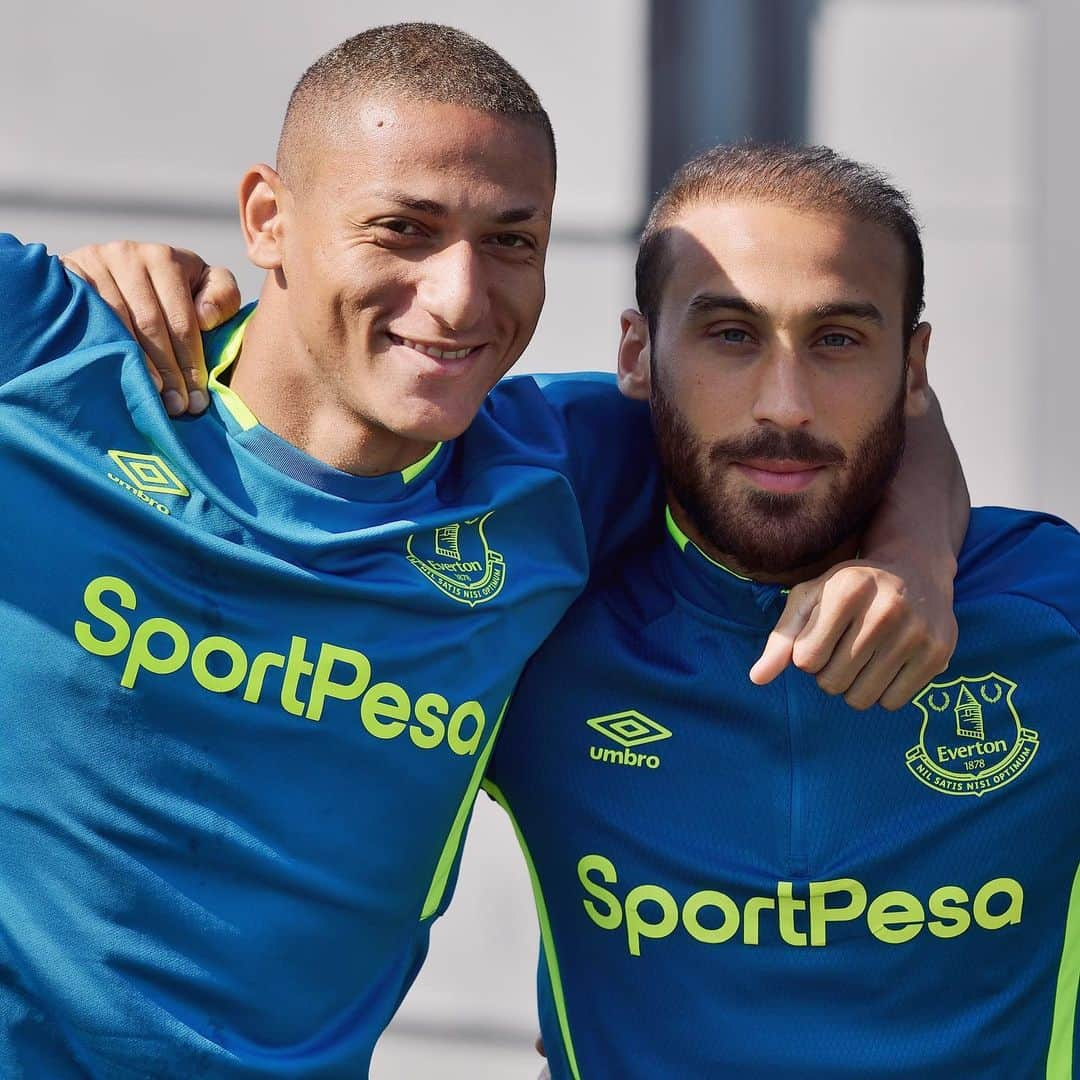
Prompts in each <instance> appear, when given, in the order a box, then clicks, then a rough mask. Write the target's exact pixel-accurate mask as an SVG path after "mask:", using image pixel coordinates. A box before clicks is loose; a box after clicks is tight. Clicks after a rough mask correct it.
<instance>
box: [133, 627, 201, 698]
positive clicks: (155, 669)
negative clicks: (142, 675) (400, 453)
mask: <svg viewBox="0 0 1080 1080" xmlns="http://www.w3.org/2000/svg"><path fill="white" fill-rule="evenodd" d="M155 635H160V636H162V637H165V638H168V639H169V641H171V642H172V651H171V652H169V653H167V654H166V655H164V656H155V655H154V653H153V652H151V651H150V640H151V638H153V637H154V636H155ZM190 650H191V642H190V641H189V640H188V636H187V634H186V633H185V632H184V628H183V627H182V626H179V625H178V624H177V623H174V622H173V621H172V620H171V619H147V620H146V621H145V622H143V623H140V624H139V626H138V628H137V629H136V630H135V637H134V639H133V640H132V642H131V652H129V653H128V658H127V663H126V664H124V673H123V674H122V675H121V676H120V685H121V686H126V687H127V688H128V689H129V690H130V689H131V688H132V687H134V686H135V680H136V679H138V677H139V672H140V671H149V672H150V673H151V674H152V675H172V674H173V673H174V672H177V671H179V670H180V669H181V668H182V667H183V666H184V662H185V661H186V660H187V658H188V653H189V652H190Z"/></svg>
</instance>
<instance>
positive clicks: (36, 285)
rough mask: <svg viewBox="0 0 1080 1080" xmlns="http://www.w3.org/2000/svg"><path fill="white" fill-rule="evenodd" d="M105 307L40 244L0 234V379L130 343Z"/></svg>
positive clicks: (126, 335) (88, 288)
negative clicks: (82, 351) (87, 351)
mask: <svg viewBox="0 0 1080 1080" xmlns="http://www.w3.org/2000/svg"><path fill="white" fill-rule="evenodd" d="M130 340H131V339H130V337H129V336H128V334H127V331H126V330H125V329H124V327H123V325H122V324H121V322H120V321H119V319H117V318H116V316H115V315H114V314H113V313H112V311H111V310H110V308H109V307H108V305H107V304H106V303H105V302H104V301H103V300H102V299H101V298H100V297H99V296H98V295H97V293H96V292H95V291H94V290H93V289H92V288H91V287H90V286H89V285H88V284H87V283H86V282H85V281H83V280H82V279H81V278H79V277H77V276H75V275H74V274H70V273H68V271H67V269H66V268H65V266H64V264H63V263H62V262H61V261H60V260H59V259H58V258H56V257H55V256H54V255H50V254H49V252H48V251H47V250H46V248H45V247H44V245H42V244H23V243H20V242H19V241H18V240H17V239H16V238H15V237H14V236H11V235H9V234H6V233H5V234H0V376H2V379H3V381H6V379H7V378H10V377H13V376H15V375H18V374H21V373H22V372H24V371H28V370H29V369H30V368H33V367H36V366H37V365H39V364H41V363H44V362H46V361H48V360H54V359H57V358H58V357H60V356H64V355H67V354H69V353H72V352H74V351H76V350H78V349H82V348H88V347H92V346H98V345H105V344H113V343H115V342H120V341H130Z"/></svg>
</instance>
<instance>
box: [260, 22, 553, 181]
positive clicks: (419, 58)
mask: <svg viewBox="0 0 1080 1080" xmlns="http://www.w3.org/2000/svg"><path fill="white" fill-rule="evenodd" d="M356 95H360V96H364V95H368V96H372V97H380V96H391V97H398V96H400V97H406V98H411V99H413V100H415V101H436V102H441V103H443V104H447V105H460V106H462V107H464V108H468V109H476V110H477V111H479V112H486V113H498V114H499V115H503V116H513V117H519V118H520V119H521V120H523V121H526V122H528V123H533V124H536V126H537V127H539V128H540V130H541V131H542V132H543V134H544V136H545V138H546V140H547V142H548V144H549V146H550V147H551V167H552V172H554V169H555V136H554V134H553V132H552V130H551V121H550V119H549V118H548V114H547V112H546V111H545V109H544V107H543V105H541V104H540V99H539V98H538V97H537V96H536V92H535V91H534V90H533V88H532V87H531V86H530V85H529V84H528V83H527V82H526V81H525V80H524V79H523V78H522V77H521V76H520V75H519V74H518V72H517V71H516V70H515V69H514V68H513V67H512V66H511V65H510V64H509V63H507V61H506V60H504V59H503V58H502V57H501V56H500V55H499V54H498V53H497V52H496V51H495V50H494V49H492V48H491V47H490V46H489V45H485V44H484V43H483V42H482V41H478V40H477V39H476V38H474V37H472V36H470V35H469V34H466V33H463V32H462V31H461V30H455V29H454V28H453V27H452V26H440V25H439V24H437V23H395V24H393V25H389V26H376V27H373V28H372V29H370V30H365V31H363V32H362V33H360V34H356V35H355V36H354V37H351V38H349V39H348V40H346V41H343V42H341V44H340V45H337V46H335V47H334V48H333V49H331V50H330V51H329V52H328V53H326V54H325V55H324V56H321V57H320V58H319V59H318V60H316V61H315V63H314V64H312V65H311V67H309V68H308V69H307V71H305V72H304V74H303V75H302V76H301V78H300V81H299V82H298V83H297V84H296V87H295V88H294V90H293V92H292V96H291V97H290V98H289V106H288V108H287V109H286V111H285V122H284V124H283V125H282V129H281V139H280V141H279V143H278V170H279V171H280V172H282V174H283V175H286V176H288V174H289V172H290V171H300V170H303V169H304V168H305V163H303V162H301V161H297V160H294V159H295V158H297V157H298V156H299V154H298V147H299V146H300V145H301V140H302V138H303V133H304V129H305V128H307V127H308V126H309V125H311V124H312V123H316V122H319V121H320V120H324V119H325V118H326V117H327V116H328V115H331V116H332V115H333V114H334V112H335V110H336V107H337V106H339V105H340V104H342V103H344V102H347V101H349V100H350V99H352V98H353V97H355V96H356Z"/></svg>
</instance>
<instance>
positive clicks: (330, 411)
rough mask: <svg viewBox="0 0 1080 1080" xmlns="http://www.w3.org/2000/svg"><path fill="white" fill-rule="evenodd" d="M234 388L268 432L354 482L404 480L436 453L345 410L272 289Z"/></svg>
mask: <svg viewBox="0 0 1080 1080" xmlns="http://www.w3.org/2000/svg"><path fill="white" fill-rule="evenodd" d="M271 277H272V275H271ZM230 386H231V387H232V389H233V390H234V391H235V392H236V393H237V395H238V396H239V397H240V398H241V399H242V400H243V402H244V404H245V405H246V406H247V407H248V408H249V409H250V410H251V411H252V413H254V414H255V416H257V417H258V418H259V423H260V424H261V425H262V426H263V427H265V428H268V429H269V430H270V431H272V432H273V433H274V434H275V435H279V436H280V437H281V438H283V439H285V440H286V441H287V442H290V443H292V445H293V446H295V447H298V448H299V449H300V450H303V451H304V453H306V454H309V455H310V456H311V457H313V458H316V459H318V460H319V461H322V462H325V463H326V464H327V465H331V466H333V467H334V468H335V469H340V470H341V471H342V472H347V473H352V474H353V475H355V476H381V475H383V474H385V473H392V472H400V471H402V470H404V469H407V468H408V467H409V466H410V465H413V464H415V463H416V462H418V461H420V460H422V459H423V458H424V457H425V456H426V455H427V454H428V453H430V452H431V450H432V448H433V447H434V445H435V444H434V443H432V442H417V441H416V440H413V439H407V438H404V437H403V436H401V435H396V434H395V433H394V432H392V431H387V430H386V429H385V428H383V427H380V426H379V425H378V424H375V423H373V422H372V421H370V420H368V419H366V418H365V417H363V416H362V415H361V414H359V413H358V412H357V411H356V409H355V408H352V407H350V406H349V405H347V404H346V402H345V401H343V400H342V397H341V395H340V394H339V393H337V383H336V381H335V380H334V379H333V378H328V377H327V373H326V372H324V371H322V370H320V366H319V363H318V361H317V359H316V358H315V357H314V356H312V355H311V353H310V351H309V350H308V349H307V348H306V347H305V346H304V344H303V342H302V341H301V340H300V339H299V338H298V336H297V335H296V333H295V331H294V330H293V328H292V325H291V323H290V320H289V319H288V318H287V312H286V311H285V303H284V297H283V296H282V295H281V293H280V292H279V291H278V290H276V289H274V288H273V287H272V285H270V284H269V283H268V285H267V287H265V288H264V289H263V291H262V295H261V297H260V300H259V306H258V307H257V308H256V309H255V311H254V313H253V314H252V316H251V318H250V319H249V320H248V323H247V326H246V327H245V329H244V341H243V347H242V349H241V353H240V356H239V358H238V359H237V361H236V363H235V364H234V365H233V367H232V371H231V379H230Z"/></svg>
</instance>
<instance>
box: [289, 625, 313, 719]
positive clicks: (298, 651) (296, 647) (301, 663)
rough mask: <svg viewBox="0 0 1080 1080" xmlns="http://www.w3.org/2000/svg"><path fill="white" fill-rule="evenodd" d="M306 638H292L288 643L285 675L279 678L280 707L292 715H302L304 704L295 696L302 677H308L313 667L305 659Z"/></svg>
mask: <svg viewBox="0 0 1080 1080" xmlns="http://www.w3.org/2000/svg"><path fill="white" fill-rule="evenodd" d="M306 652H307V638H303V637H296V636H295V635H294V636H293V638H292V640H291V641H290V642H289V658H288V660H286V661H285V674H284V675H283V676H282V677H281V707H282V708H283V709H284V710H285V711H286V712H290V713H292V714H293V716H303V715H304V703H303V702H302V701H301V700H300V698H299V696H298V695H297V689H298V687H299V685H300V677H301V676H302V675H310V674H311V673H312V671H314V670H315V669H314V667H313V666H312V664H311V662H310V661H309V660H308V659H307V657H306V655H305V654H306Z"/></svg>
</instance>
